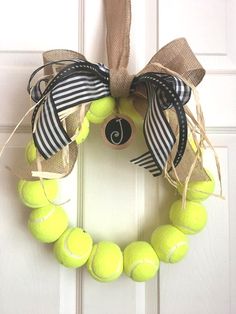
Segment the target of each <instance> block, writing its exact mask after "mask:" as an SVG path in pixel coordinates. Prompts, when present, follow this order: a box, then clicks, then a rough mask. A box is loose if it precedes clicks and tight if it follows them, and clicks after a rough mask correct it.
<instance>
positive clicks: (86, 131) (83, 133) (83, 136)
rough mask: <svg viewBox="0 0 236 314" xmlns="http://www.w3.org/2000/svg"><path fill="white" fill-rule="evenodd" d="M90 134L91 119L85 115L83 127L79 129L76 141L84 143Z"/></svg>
mask: <svg viewBox="0 0 236 314" xmlns="http://www.w3.org/2000/svg"><path fill="white" fill-rule="evenodd" d="M88 135H89V120H88V118H86V117H84V120H83V122H82V124H81V129H80V131H79V134H78V136H76V139H75V140H76V143H77V144H78V145H79V144H81V143H83V142H84V141H85V140H86V138H87V137H88Z"/></svg>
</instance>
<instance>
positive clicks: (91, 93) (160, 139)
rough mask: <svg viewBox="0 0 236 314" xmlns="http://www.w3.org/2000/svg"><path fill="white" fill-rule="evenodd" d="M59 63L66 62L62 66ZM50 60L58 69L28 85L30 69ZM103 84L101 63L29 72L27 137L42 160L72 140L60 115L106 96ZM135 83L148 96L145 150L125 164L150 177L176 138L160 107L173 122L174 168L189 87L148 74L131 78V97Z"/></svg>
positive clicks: (73, 62) (184, 138)
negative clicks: (176, 126) (168, 112)
mask: <svg viewBox="0 0 236 314" xmlns="http://www.w3.org/2000/svg"><path fill="white" fill-rule="evenodd" d="M65 62H67V63H68V62H69V64H67V65H65ZM52 64H57V65H64V67H63V69H62V70H60V71H59V72H58V74H56V75H55V76H54V77H53V79H52V80H51V81H50V82H48V81H47V78H43V79H41V80H39V81H38V82H37V83H36V84H35V85H33V86H31V83H32V80H33V78H34V77H35V75H36V73H37V72H39V71H40V70H42V69H43V68H44V67H46V66H48V65H52ZM42 82H44V83H45V82H46V83H48V84H47V85H46V88H45V90H44V91H42V88H41V85H42ZM109 84H110V78H109V69H108V68H107V67H106V66H105V65H103V64H100V63H96V64H93V63H90V62H88V61H84V60H80V59H76V60H60V61H55V62H50V63H48V64H46V65H44V66H42V67H40V68H38V69H37V70H36V71H34V72H33V73H32V75H31V78H30V80H29V85H28V91H29V92H30V94H31V97H32V99H33V100H34V101H35V102H38V105H37V106H36V108H35V110H34V112H33V115H32V129H33V139H34V143H35V146H36V147H37V149H38V151H39V153H40V154H41V155H42V156H43V157H44V158H45V159H49V158H50V157H51V156H53V155H54V154H56V153H57V152H58V151H60V150H61V149H62V148H63V147H65V146H66V145H68V144H70V143H71V141H72V140H71V138H70V137H69V136H68V134H67V132H66V130H65V129H64V127H63V121H62V120H61V119H60V114H61V113H62V112H63V111H64V110H66V109H68V108H72V107H75V106H78V105H80V104H83V103H87V102H90V101H92V100H96V99H99V98H102V97H105V96H109V95H110V88H109ZM140 84H144V85H145V87H146V91H147V99H148V109H147V112H146V116H145V118H144V127H143V132H144V136H145V140H146V144H147V148H148V151H147V152H146V153H145V154H143V155H142V156H139V157H137V158H135V159H133V160H131V162H132V163H134V164H137V165H139V166H141V167H144V168H145V169H147V170H148V171H150V172H151V173H152V175H153V176H158V175H160V174H161V173H162V170H163V168H164V167H165V164H166V162H167V159H168V156H169V155H170V152H171V150H172V148H173V145H174V143H175V142H176V138H175V135H174V133H173V131H172V129H171V127H170V125H169V123H168V121H167V119H166V117H165V114H164V110H166V109H168V108H171V107H173V108H174V110H175V112H176V115H177V119H178V123H179V143H178V149H177V153H176V156H175V158H174V161H173V163H174V166H177V165H178V163H179V162H180V160H181V158H182V156H183V154H184V151H185V147H186V142H187V121H186V116H185V112H184V109H183V105H184V104H185V103H186V102H187V101H188V100H189V98H190V94H191V90H190V88H189V87H188V86H187V85H186V84H185V83H184V82H183V81H182V80H181V79H179V78H177V77H175V76H171V75H167V74H162V73H160V74H159V73H154V72H151V73H145V74H142V75H140V76H136V77H135V78H134V80H133V82H132V85H131V89H130V94H131V95H132V94H133V93H135V90H136V88H137V87H138V86H139V85H140Z"/></svg>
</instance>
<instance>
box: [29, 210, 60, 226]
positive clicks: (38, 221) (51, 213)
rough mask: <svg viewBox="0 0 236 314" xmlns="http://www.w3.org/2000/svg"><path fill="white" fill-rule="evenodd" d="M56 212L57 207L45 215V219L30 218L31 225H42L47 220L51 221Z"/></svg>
mask: <svg viewBox="0 0 236 314" xmlns="http://www.w3.org/2000/svg"><path fill="white" fill-rule="evenodd" d="M55 211H56V208H55V207H53V208H52V209H51V210H50V211H49V213H47V215H45V216H43V217H41V218H35V219H32V218H30V219H29V223H36V224H37V223H41V222H44V221H46V220H47V219H49V218H50V217H51V216H52V215H53V214H54V213H55Z"/></svg>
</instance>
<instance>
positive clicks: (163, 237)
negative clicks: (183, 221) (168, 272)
mask: <svg viewBox="0 0 236 314" xmlns="http://www.w3.org/2000/svg"><path fill="white" fill-rule="evenodd" d="M151 245H152V247H153V248H154V251H155V252H156V254H157V255H158V257H159V259H160V260H161V261H163V262H166V263H176V262H178V261H180V260H181V259H182V258H183V257H184V256H185V255H186V253H187V252H188V248H189V246H188V238H187V236H186V235H185V234H184V233H183V232H182V231H180V230H179V229H177V228H176V227H174V226H172V225H162V226H159V227H157V228H156V229H155V230H154V232H153V233H152V237H151Z"/></svg>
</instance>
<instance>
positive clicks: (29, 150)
mask: <svg viewBox="0 0 236 314" xmlns="http://www.w3.org/2000/svg"><path fill="white" fill-rule="evenodd" d="M25 158H26V160H27V162H28V163H29V164H31V163H32V162H33V161H34V160H35V159H36V147H35V145H34V141H33V140H31V141H29V143H28V144H27V146H26V148H25Z"/></svg>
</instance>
